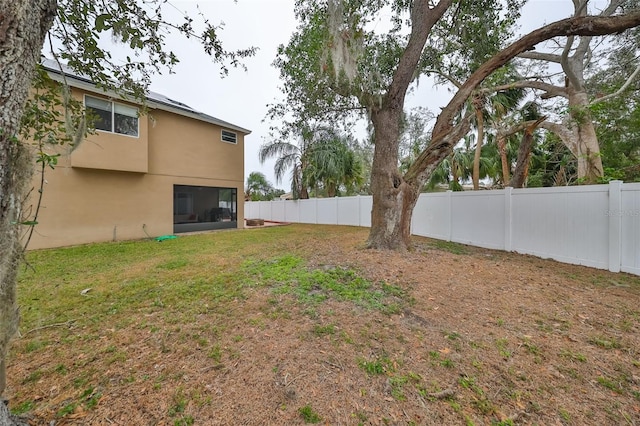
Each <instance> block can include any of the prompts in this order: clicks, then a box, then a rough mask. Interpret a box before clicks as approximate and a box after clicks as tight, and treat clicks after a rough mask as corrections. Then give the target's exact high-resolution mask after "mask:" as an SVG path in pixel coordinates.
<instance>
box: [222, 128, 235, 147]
mask: <svg viewBox="0 0 640 426" xmlns="http://www.w3.org/2000/svg"><path fill="white" fill-rule="evenodd" d="M225 133H226V134H227V135H226V137H227V139H225ZM231 135H233V136H231ZM220 139H221V140H222V142H226V143H232V144H234V145H237V144H238V134H237V133H236V132H232V131H231V130H225V129H222V130H220ZM228 139H233V140H228Z"/></svg>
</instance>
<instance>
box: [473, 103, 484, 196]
mask: <svg viewBox="0 0 640 426" xmlns="http://www.w3.org/2000/svg"><path fill="white" fill-rule="evenodd" d="M473 104H474V105H473V108H474V110H475V114H476V131H477V133H476V134H477V138H476V151H475V153H474V155H473V176H472V180H473V190H474V191H477V190H479V189H480V157H481V156H482V143H483V142H484V116H483V115H482V98H480V97H476V98H475V99H474V100H473Z"/></svg>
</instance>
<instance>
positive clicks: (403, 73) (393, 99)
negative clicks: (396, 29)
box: [385, 0, 453, 108]
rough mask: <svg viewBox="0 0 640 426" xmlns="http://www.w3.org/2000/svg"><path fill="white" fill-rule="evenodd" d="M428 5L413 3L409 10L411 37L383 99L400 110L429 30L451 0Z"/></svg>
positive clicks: (425, 3)
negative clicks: (431, 6)
mask: <svg viewBox="0 0 640 426" xmlns="http://www.w3.org/2000/svg"><path fill="white" fill-rule="evenodd" d="M429 3H430V2H428V1H426V0H421V1H416V2H414V3H413V7H412V9H411V35H410V36H409V41H408V42H407V47H406V48H405V50H404V52H403V53H402V56H401V57H400V60H399V62H398V66H397V67H396V71H395V72H394V74H393V80H391V84H390V85H389V89H388V90H387V95H386V97H385V102H388V103H390V104H391V105H396V106H397V107H400V108H402V105H404V98H405V96H406V94H407V88H408V87H409V83H411V81H413V76H414V71H415V69H416V67H417V66H418V62H419V61H420V56H421V55H422V51H423V49H424V46H425V44H426V42H427V38H428V37H429V34H430V33H431V29H432V28H433V26H434V25H435V24H436V22H438V21H439V20H440V19H441V18H442V16H443V15H444V13H445V12H446V11H447V9H448V8H449V6H451V4H452V3H453V0H440V1H439V2H438V4H437V5H435V6H434V7H433V8H430V7H429Z"/></svg>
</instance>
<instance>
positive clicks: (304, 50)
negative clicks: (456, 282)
mask: <svg viewBox="0 0 640 426" xmlns="http://www.w3.org/2000/svg"><path fill="white" fill-rule="evenodd" d="M485 3H486V2H482V4H481V5H480V3H477V2H467V1H454V0H440V1H438V2H431V1H427V0H415V1H409V2H406V1H386V2H385V1H379V2H373V3H369V2H353V1H346V0H345V1H338V0H329V1H325V2H310V1H304V0H299V1H298V2H297V10H296V12H297V16H298V19H299V20H300V21H301V24H300V27H299V29H298V31H297V32H296V33H295V34H294V36H293V37H292V39H291V41H290V43H289V45H287V46H286V47H283V48H282V49H281V51H280V55H279V57H278V59H277V60H276V65H277V66H279V67H280V69H281V75H282V77H283V78H284V80H285V82H286V85H285V88H284V89H285V94H286V100H285V101H284V103H283V104H282V105H280V106H275V107H273V108H272V110H271V117H273V118H276V117H285V118H286V117H293V118H290V119H289V121H286V122H285V123H284V125H283V128H284V130H285V131H284V133H285V134H286V131H287V129H290V128H291V127H295V126H296V125H299V124H300V123H304V122H306V121H308V120H312V119H314V118H317V117H318V116H319V115H321V116H324V117H325V119H326V117H327V116H329V117H331V116H333V117H334V119H335V118H338V117H343V116H344V111H345V110H347V109H348V108H351V109H352V110H353V109H359V110H365V111H366V113H367V117H368V119H369V120H370V123H371V126H372V127H373V131H374V144H375V151H374V158H373V167H372V176H371V191H372V193H373V209H372V212H371V231H370V234H369V239H368V246H369V247H371V248H378V249H396V250H404V249H406V248H408V247H409V246H410V226H411V217H412V213H413V208H414V207H415V204H416V201H417V199H418V195H419V193H420V189H421V188H422V186H423V185H424V183H425V182H426V181H427V180H428V179H429V177H430V176H431V174H432V173H433V172H434V170H435V169H436V167H437V166H438V165H439V163H440V162H441V161H442V160H443V159H445V158H446V157H448V156H449V155H450V154H451V153H452V151H453V148H454V147H455V145H456V144H457V143H458V141H460V139H461V138H462V137H463V136H464V135H465V134H467V132H468V131H469V128H470V121H471V116H470V114H468V113H466V112H465V111H467V110H465V108H464V106H465V104H466V103H467V101H468V100H469V99H470V98H471V97H472V96H473V95H474V93H475V92H476V90H477V89H478V87H479V85H480V84H481V83H482V82H483V81H484V80H485V79H486V78H487V77H488V76H490V75H491V74H492V73H494V72H495V71H496V70H498V69H500V68H501V67H502V66H504V65H505V64H507V63H509V61H511V60H512V59H513V58H515V57H516V56H517V55H519V54H521V53H523V52H527V51H531V50H533V49H534V48H535V46H536V45H537V44H538V43H540V42H543V41H545V40H549V39H551V38H554V37H572V36H585V37H586V36H589V37H591V36H598V35H604V34H613V33H618V32H621V31H624V30H626V29H628V28H632V27H635V26H638V25H640V11H638V10H632V11H627V12H625V13H624V14H620V15H614V16H576V17H572V18H568V19H564V20H561V21H557V22H554V23H551V24H549V25H546V26H544V27H542V28H539V29H537V30H535V31H533V32H531V33H529V34H527V35H525V36H523V37H521V38H520V39H518V40H516V41H514V42H512V43H511V44H509V45H507V46H506V47H504V48H503V49H502V50H500V51H498V52H496V53H494V54H493V55H491V56H490V57H486V58H483V60H482V62H481V63H478V64H477V66H476V67H475V69H473V70H472V71H473V72H471V73H470V74H469V75H468V76H465V77H464V80H462V81H461V84H460V86H459V87H457V88H456V89H455V94H454V95H453V97H452V98H451V100H450V101H449V103H448V104H447V105H446V106H445V107H444V108H442V110H441V111H440V113H439V115H438V117H437V119H436V122H435V125H434V128H433V131H432V134H431V140H430V142H429V144H428V145H427V147H426V148H425V149H424V150H423V151H422V152H421V153H420V154H419V155H418V156H417V158H416V159H415V161H414V162H413V164H412V165H411V166H410V167H409V169H408V170H407V171H406V172H405V173H404V174H401V173H400V172H399V168H398V150H399V142H400V135H401V122H402V115H403V109H404V102H405V97H406V95H407V91H408V90H409V88H410V87H411V85H412V83H414V82H415V81H416V79H418V78H419V77H420V75H422V74H424V73H427V72H428V69H429V66H428V65H429V64H432V63H434V62H435V60H434V59H433V58H436V59H437V58H438V55H440V53H441V52H442V51H443V50H444V47H443V46H445V44H444V42H443V39H442V34H447V30H448V31H449V33H448V37H449V38H450V39H453V40H456V41H457V43H458V47H457V49H458V50H457V51H456V52H451V51H448V52H446V54H447V55H458V56H459V57H460V58H465V51H466V50H467V49H471V44H470V43H472V41H471V40H473V35H474V34H475V35H477V36H479V35H480V34H482V32H483V31H487V28H488V27H487V26H488V25H489V26H490V25H493V24H494V23H492V22H479V21H478V20H477V19H475V18H476V17H477V15H479V12H478V11H477V10H474V6H476V5H477V6H478V7H489V5H487V4H485ZM492 3H493V7H494V8H500V7H502V5H503V3H502V2H500V1H494V2H492ZM383 9H384V11H385V13H387V14H389V13H391V14H392V16H393V18H392V24H393V28H392V29H391V30H390V31H389V32H388V33H385V34H378V33H376V31H375V25H374V24H372V21H374V19H375V16H376V14H379V13H381V11H383ZM498 18H499V17H498ZM403 29H404V30H405V31H403ZM465 40H466V44H465V43H463V42H465ZM454 45H455V43H454ZM446 46H451V43H447V44H446ZM446 46H445V47H446ZM283 112H284V114H283ZM287 114H289V115H287Z"/></svg>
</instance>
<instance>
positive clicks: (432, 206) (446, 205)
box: [411, 192, 452, 241]
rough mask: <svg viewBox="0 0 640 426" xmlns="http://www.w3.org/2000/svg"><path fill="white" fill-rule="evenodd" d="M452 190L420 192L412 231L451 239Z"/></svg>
mask: <svg viewBox="0 0 640 426" xmlns="http://www.w3.org/2000/svg"><path fill="white" fill-rule="evenodd" d="M451 194H452V193H451V192H438V193H433V194H420V197H418V201H417V202H416V206H415V208H414V209H413V217H412V220H411V233H412V234H414V235H420V236H423V237H431V238H438V239H440V240H447V241H450V240H451Z"/></svg>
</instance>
